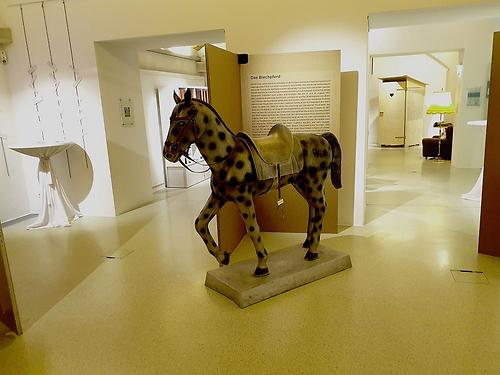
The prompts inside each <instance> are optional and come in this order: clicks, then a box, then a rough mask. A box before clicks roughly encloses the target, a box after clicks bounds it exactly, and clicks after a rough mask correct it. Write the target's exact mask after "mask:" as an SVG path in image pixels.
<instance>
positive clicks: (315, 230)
mask: <svg viewBox="0 0 500 375" xmlns="http://www.w3.org/2000/svg"><path fill="white" fill-rule="evenodd" d="M317 231H318V229H317V228H316V225H315V226H314V227H313V229H312V232H313V233H316V232H317Z"/></svg>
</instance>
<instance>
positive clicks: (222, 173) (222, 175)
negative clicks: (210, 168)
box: [219, 169, 227, 180]
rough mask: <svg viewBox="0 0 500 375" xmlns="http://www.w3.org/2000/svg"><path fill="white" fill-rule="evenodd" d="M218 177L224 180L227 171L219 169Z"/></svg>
mask: <svg viewBox="0 0 500 375" xmlns="http://www.w3.org/2000/svg"><path fill="white" fill-rule="evenodd" d="M219 177H220V179H221V180H225V179H226V177H227V172H226V171H225V170H224V169H221V170H220V172H219Z"/></svg>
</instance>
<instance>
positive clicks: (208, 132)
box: [207, 129, 214, 137]
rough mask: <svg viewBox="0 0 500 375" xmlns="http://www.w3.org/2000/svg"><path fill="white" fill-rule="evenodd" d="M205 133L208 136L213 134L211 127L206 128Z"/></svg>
mask: <svg viewBox="0 0 500 375" xmlns="http://www.w3.org/2000/svg"><path fill="white" fill-rule="evenodd" d="M207 135H208V136H209V137H211V136H212V135H214V131H213V130H212V129H208V130H207Z"/></svg>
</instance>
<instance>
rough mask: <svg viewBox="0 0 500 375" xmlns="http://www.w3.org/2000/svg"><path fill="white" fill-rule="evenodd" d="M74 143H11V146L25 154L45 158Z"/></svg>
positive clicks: (12, 148)
mask: <svg viewBox="0 0 500 375" xmlns="http://www.w3.org/2000/svg"><path fill="white" fill-rule="evenodd" d="M73 145H74V143H73V142H61V143H49V144H44V143H40V144H35V145H10V146H9V148H10V149H11V150H14V151H17V152H20V153H21V154H24V155H28V156H33V157H35V158H44V159H45V158H50V157H52V156H54V155H55V154H58V153H60V152H62V151H64V150H67V149H68V148H70V147H71V146H73Z"/></svg>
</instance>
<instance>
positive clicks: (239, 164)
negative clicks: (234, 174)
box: [236, 160, 245, 169]
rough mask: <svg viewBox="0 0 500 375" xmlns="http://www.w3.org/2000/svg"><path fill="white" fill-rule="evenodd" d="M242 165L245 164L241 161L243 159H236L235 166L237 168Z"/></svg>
mask: <svg viewBox="0 0 500 375" xmlns="http://www.w3.org/2000/svg"><path fill="white" fill-rule="evenodd" d="M244 165H245V163H243V161H242V160H238V161H237V162H236V168H238V169H241V168H243V166H244Z"/></svg>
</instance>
